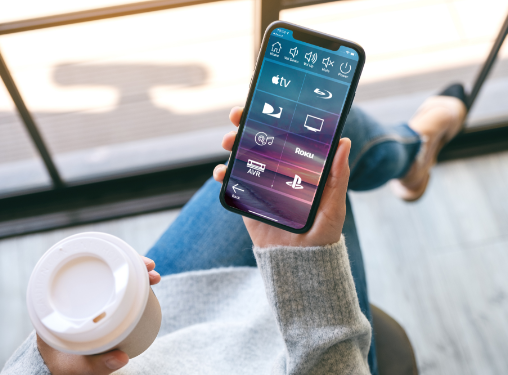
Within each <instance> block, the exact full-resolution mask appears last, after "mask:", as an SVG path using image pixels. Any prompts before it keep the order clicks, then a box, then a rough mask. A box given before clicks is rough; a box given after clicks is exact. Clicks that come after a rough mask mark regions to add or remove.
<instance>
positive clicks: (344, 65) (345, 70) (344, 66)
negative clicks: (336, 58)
mask: <svg viewBox="0 0 508 375" xmlns="http://www.w3.org/2000/svg"><path fill="white" fill-rule="evenodd" d="M339 69H340V71H341V72H342V73H343V74H348V73H349V72H350V71H351V64H349V63H342V64H340V68H339Z"/></svg>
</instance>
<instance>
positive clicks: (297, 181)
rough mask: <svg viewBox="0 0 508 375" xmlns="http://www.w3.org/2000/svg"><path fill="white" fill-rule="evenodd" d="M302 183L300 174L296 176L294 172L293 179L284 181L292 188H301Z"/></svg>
mask: <svg viewBox="0 0 508 375" xmlns="http://www.w3.org/2000/svg"><path fill="white" fill-rule="evenodd" d="M301 183H302V178H301V177H300V176H298V175H297V174H295V178H294V179H293V181H288V182H286V184H288V185H289V186H291V187H292V188H293V189H297V190H298V189H303V186H302V185H300V184H301Z"/></svg>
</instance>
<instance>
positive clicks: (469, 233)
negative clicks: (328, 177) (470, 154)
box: [352, 152, 508, 375]
mask: <svg viewBox="0 0 508 375" xmlns="http://www.w3.org/2000/svg"><path fill="white" fill-rule="evenodd" d="M507 198H508V152H505V153H500V154H496V155H491V156H485V157H478V158H474V159H470V160H459V161H453V162H448V163H443V164H440V165H439V166H438V167H437V168H435V171H434V175H433V177H432V180H431V183H430V186H429V188H428V190H427V192H426V194H425V196H424V197H423V199H421V200H420V201H419V202H417V203H413V204H407V203H402V202H401V201H399V200H398V199H396V198H394V197H393V196H392V194H391V192H390V189H389V187H384V188H382V189H378V190H375V191H372V192H367V193H355V194H353V195H352V203H353V210H354V212H355V214H356V217H357V220H358V227H359V234H360V240H361V244H362V247H363V251H364V259H365V263H366V268H367V275H368V284H369V288H370V290H369V292H370V297H371V302H372V303H374V304H376V305H378V306H379V307H381V308H383V309H384V310H385V311H387V312H388V313H389V314H391V315H392V316H393V317H395V318H396V319H397V320H398V321H399V322H400V323H401V324H402V325H403V326H404V327H405V328H406V330H407V332H408V334H409V337H410V339H411V341H412V342H413V344H414V347H415V350H416V355H417V360H418V364H419V367H420V370H421V373H422V374H426V375H427V374H432V375H437V374H439V375H449V374H461V375H469V374H471V375H473V374H474V375H480V374H481V375H494V374H496V375H501V374H506V373H508V370H507V369H508V356H507V353H508V275H507V272H506V269H507V268H508V199H507Z"/></svg>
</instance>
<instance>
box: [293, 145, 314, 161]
mask: <svg viewBox="0 0 508 375" xmlns="http://www.w3.org/2000/svg"><path fill="white" fill-rule="evenodd" d="M295 154H300V155H302V156H306V157H308V158H309V159H314V154H311V153H310V152H307V151H303V150H302V149H300V147H297V148H296V150H295Z"/></svg>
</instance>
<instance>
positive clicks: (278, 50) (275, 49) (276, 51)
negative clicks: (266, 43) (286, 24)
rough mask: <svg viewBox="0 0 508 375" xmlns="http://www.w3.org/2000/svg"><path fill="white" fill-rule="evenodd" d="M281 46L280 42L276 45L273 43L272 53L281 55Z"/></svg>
mask: <svg viewBox="0 0 508 375" xmlns="http://www.w3.org/2000/svg"><path fill="white" fill-rule="evenodd" d="M281 47H282V46H281V45H280V43H279V42H276V43H273V44H272V52H275V53H280V49H281Z"/></svg>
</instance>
